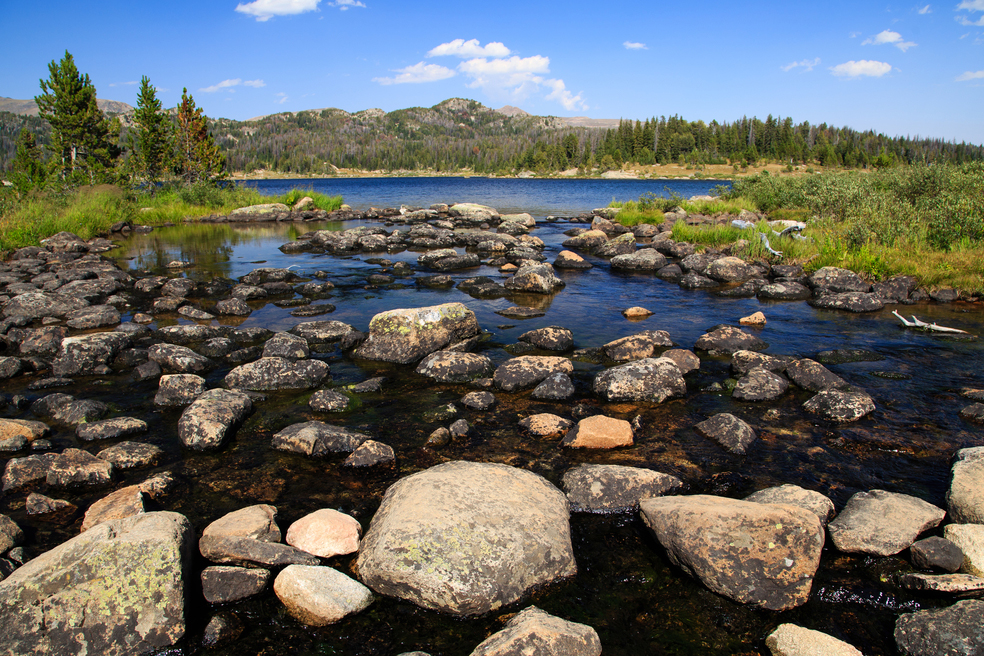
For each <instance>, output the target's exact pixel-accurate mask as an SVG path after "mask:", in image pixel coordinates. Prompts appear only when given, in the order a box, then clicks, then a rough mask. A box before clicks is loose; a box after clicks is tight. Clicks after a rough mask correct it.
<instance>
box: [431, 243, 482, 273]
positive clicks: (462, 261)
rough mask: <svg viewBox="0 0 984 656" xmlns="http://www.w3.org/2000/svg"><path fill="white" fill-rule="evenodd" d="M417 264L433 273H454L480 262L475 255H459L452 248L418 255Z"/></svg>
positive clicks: (475, 265)
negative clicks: (431, 270)
mask: <svg viewBox="0 0 984 656" xmlns="http://www.w3.org/2000/svg"><path fill="white" fill-rule="evenodd" d="M417 264H418V265H420V266H421V267H423V268H425V269H433V270H434V271H456V270H458V269H470V268H472V267H477V266H478V265H479V264H481V261H480V260H479V257H478V255H476V254H475V253H464V254H460V253H458V252H457V251H456V250H454V249H453V248H441V249H439V250H436V251H430V252H427V253H424V254H422V255H420V256H419V257H418V258H417Z"/></svg>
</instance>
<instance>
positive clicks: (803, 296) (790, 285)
mask: <svg viewBox="0 0 984 656" xmlns="http://www.w3.org/2000/svg"><path fill="white" fill-rule="evenodd" d="M755 295H756V296H758V297H759V298H760V299H764V300H767V301H805V300H807V299H808V298H810V297H811V296H813V292H811V291H810V290H809V288H808V287H807V286H806V285H801V284H800V283H798V282H792V281H789V282H774V283H771V284H768V285H762V287H760V288H759V290H758V292H757V293H756V294H755Z"/></svg>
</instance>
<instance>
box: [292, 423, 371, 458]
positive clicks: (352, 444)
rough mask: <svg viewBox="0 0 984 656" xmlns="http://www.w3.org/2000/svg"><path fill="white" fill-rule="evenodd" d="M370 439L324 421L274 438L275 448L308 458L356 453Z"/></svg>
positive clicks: (297, 428)
mask: <svg viewBox="0 0 984 656" xmlns="http://www.w3.org/2000/svg"><path fill="white" fill-rule="evenodd" d="M368 439H369V436H368V435H363V434H362V433H356V432H354V431H350V430H348V429H346V428H342V427H340V426H332V425H331V424H326V423H324V422H322V421H306V422H303V423H300V424H293V425H291V426H288V427H287V428H285V429H283V430H282V431H280V432H279V433H276V434H275V435H274V436H273V448H275V449H280V450H281V451H291V452H293V453H301V454H304V455H306V456H323V455H325V454H328V453H340V452H349V451H354V450H355V449H356V448H358V447H359V445H360V444H362V443H363V442H365V441H366V440H368Z"/></svg>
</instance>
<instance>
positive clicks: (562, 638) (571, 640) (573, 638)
mask: <svg viewBox="0 0 984 656" xmlns="http://www.w3.org/2000/svg"><path fill="white" fill-rule="evenodd" d="M519 654H531V655H533V654H537V655H539V654H543V655H544V656H546V655H547V654H558V655H559V654H563V655H564V656H601V640H600V639H599V638H598V633H597V631H595V630H594V629H593V628H591V627H590V626H587V625H586V624H578V623H577V622H568V621H567V620H564V619H561V618H559V617H556V616H554V615H550V614H549V613H545V612H543V611H542V610H540V609H539V608H537V607H536V606H530V607H529V608H527V609H526V610H524V611H521V612H520V613H519V614H517V615H516V616H515V617H513V618H512V619H511V620H509V622H508V623H507V624H506V627H505V628H504V629H502V630H501V631H499V632H497V633H493V634H492V635H490V636H489V637H488V638H486V639H485V640H483V641H482V642H481V643H479V645H478V646H477V647H475V650H474V651H473V652H472V653H471V656H518V655H519Z"/></svg>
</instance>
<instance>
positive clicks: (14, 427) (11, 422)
mask: <svg viewBox="0 0 984 656" xmlns="http://www.w3.org/2000/svg"><path fill="white" fill-rule="evenodd" d="M50 433H51V429H50V428H49V427H48V425H47V424H46V423H44V422H41V421H31V420H29V419H0V440H8V439H10V438H12V437H23V438H24V440H25V441H27V442H33V441H34V440H37V439H40V438H42V437H47V436H48V435H49V434H50Z"/></svg>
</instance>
